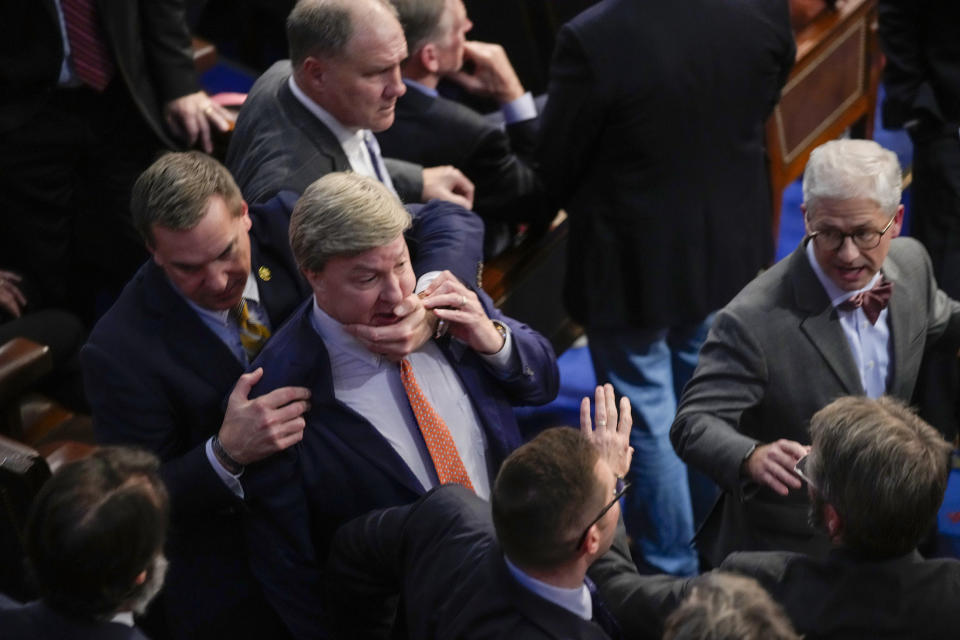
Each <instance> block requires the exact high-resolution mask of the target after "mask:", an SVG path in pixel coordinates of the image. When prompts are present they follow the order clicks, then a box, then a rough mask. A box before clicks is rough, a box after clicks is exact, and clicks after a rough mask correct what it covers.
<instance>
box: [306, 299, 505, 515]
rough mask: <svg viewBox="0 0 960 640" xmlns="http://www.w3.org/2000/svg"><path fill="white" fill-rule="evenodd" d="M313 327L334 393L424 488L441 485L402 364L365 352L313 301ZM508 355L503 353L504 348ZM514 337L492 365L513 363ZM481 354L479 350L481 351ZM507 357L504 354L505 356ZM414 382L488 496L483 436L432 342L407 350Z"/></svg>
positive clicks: (477, 487) (457, 380)
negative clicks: (403, 379) (327, 362)
mask: <svg viewBox="0 0 960 640" xmlns="http://www.w3.org/2000/svg"><path fill="white" fill-rule="evenodd" d="M311 319H312V323H313V328H314V329H315V330H316V331H317V333H318V334H319V336H320V337H321V338H322V339H323V342H324V345H325V346H326V348H327V353H328V355H329V357H330V371H331V374H332V376H333V389H334V396H335V397H336V398H337V400H339V401H340V402H342V403H344V404H345V405H347V406H348V407H350V408H351V409H353V410H354V411H356V412H357V413H359V414H360V415H361V416H363V417H364V418H365V419H366V420H368V421H369V422H370V424H372V425H373V427H374V428H375V429H376V430H377V431H378V432H379V433H380V435H382V436H383V437H384V439H385V440H386V441H387V442H388V443H389V444H390V446H391V447H392V448H393V450H394V451H396V452H397V455H399V456H400V458H402V459H403V461H404V462H406V464H407V466H408V467H409V468H410V471H411V472H413V475H414V476H415V477H416V478H417V480H418V481H419V482H420V484H421V485H423V488H424V490H429V489H431V488H433V487H435V486H437V485H438V484H439V481H438V478H437V472H436V469H435V468H434V465H433V461H432V459H431V458H430V452H429V451H428V450H427V445H426V443H425V442H424V440H423V435H422V434H421V432H420V427H419V426H418V425H417V421H416V418H415V417H414V415H413V410H412V409H411V408H410V401H409V400H408V398H407V394H406V392H405V391H404V388H403V382H401V380H400V366H399V364H398V363H396V362H391V361H390V360H388V359H387V358H385V357H383V356H380V355H378V354H375V353H372V352H370V351H368V350H367V348H366V347H364V346H363V345H362V344H361V343H360V342H359V341H358V340H357V339H356V338H354V337H353V336H351V335H350V334H348V333H347V332H346V331H344V329H343V325H341V324H340V323H339V322H337V321H336V320H334V319H333V318H331V317H330V316H329V315H327V314H326V313H325V312H324V311H323V310H322V309H321V308H320V307H319V306H318V305H317V302H316V299H314V302H313V315H312V318H311ZM508 350H509V351H510V352H511V353H507V354H504V353H503V352H504V351H508ZM512 351H513V346H512V341H511V343H510V344H506V343H505V344H504V347H503V348H502V349H501V350H500V352H499V353H497V354H494V355H493V356H488V357H487V361H488V362H490V363H491V366H493V367H497V366H498V365H497V364H495V363H496V362H498V361H501V360H505V361H506V362H507V363H508V365H507V366H512V364H513V360H514V359H513V358H512V357H511V355H512ZM481 355H482V354H481ZM504 356H506V358H504ZM406 359H407V361H408V362H410V365H411V366H412V367H413V372H414V376H415V377H416V379H417V384H418V386H419V387H420V389H421V390H422V391H423V393H424V395H425V396H426V397H427V400H428V401H429V402H430V404H431V405H432V406H433V408H434V409H435V410H436V412H437V413H438V414H439V415H440V417H441V418H442V419H443V421H444V423H445V424H446V425H447V428H448V429H449V430H450V435H451V436H452V437H453V441H454V444H456V447H457V452H458V453H459V454H460V459H461V460H462V461H463V466H464V468H465V469H466V471H467V475H468V476H469V477H470V482H471V483H472V484H473V487H474V490H475V491H476V493H477V495H478V496H480V497H481V498H483V499H485V500H486V499H488V498H489V497H490V475H489V470H488V468H487V449H488V447H487V438H486V435H485V434H484V432H483V427H482V425H481V423H480V418H479V416H478V415H477V412H476V410H475V409H474V407H473V402H472V401H471V399H470V396H469V395H468V394H467V391H466V389H464V387H463V384H462V383H461V381H460V377H459V376H458V375H457V373H456V371H454V369H453V367H452V366H451V365H450V363H449V362H448V361H447V359H446V357H444V355H443V353H442V352H441V351H440V348H439V347H438V346H437V344H436V342H435V341H433V340H428V341H427V342H426V343H425V344H424V345H423V346H422V347H421V348H420V349H419V350H417V351H415V352H413V353H411V354H409V355H408V356H407V357H406Z"/></svg>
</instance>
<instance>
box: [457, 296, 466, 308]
mask: <svg viewBox="0 0 960 640" xmlns="http://www.w3.org/2000/svg"><path fill="white" fill-rule="evenodd" d="M465 304H467V297H466V296H464V295H461V296H460V304H458V305H457V308H459V307H462V306H463V305H465Z"/></svg>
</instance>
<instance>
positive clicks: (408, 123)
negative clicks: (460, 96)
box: [377, 87, 556, 222]
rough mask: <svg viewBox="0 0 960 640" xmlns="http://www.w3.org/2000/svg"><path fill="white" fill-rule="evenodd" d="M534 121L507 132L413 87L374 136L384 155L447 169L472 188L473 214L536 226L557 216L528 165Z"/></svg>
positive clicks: (445, 100)
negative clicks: (452, 169) (448, 166)
mask: <svg viewBox="0 0 960 640" xmlns="http://www.w3.org/2000/svg"><path fill="white" fill-rule="evenodd" d="M538 128H539V119H537V118H534V119H531V120H524V121H522V122H515V123H513V124H511V125H509V126H507V127H506V131H504V130H503V129H501V128H500V127H498V126H496V125H495V124H493V123H492V122H491V121H490V120H488V119H486V118H485V117H483V116H482V115H480V114H479V113H477V112H476V111H474V110H473V109H471V108H470V107H467V106H465V105H462V104H460V103H458V102H454V101H453V100H448V99H447V98H444V97H442V96H441V97H436V98H434V97H433V96H428V95H427V94H425V93H423V92H422V91H419V90H418V89H416V88H414V87H408V88H407V92H406V93H405V94H404V95H403V96H401V97H400V99H399V100H397V110H396V118H395V119H394V121H393V125H391V126H390V128H389V129H387V130H386V131H381V132H380V133H378V134H377V140H378V141H379V142H380V148H381V149H382V151H383V154H384V155H386V156H390V157H392V158H400V159H402V160H409V161H410V162H416V163H417V164H421V165H423V166H425V167H433V166H436V165H444V164H452V165H453V166H455V167H456V168H458V169H460V170H461V171H462V172H463V173H464V174H465V175H466V176H467V177H468V178H470V180H471V181H473V184H474V186H475V187H476V192H475V198H474V211H476V212H477V213H478V214H480V215H481V216H483V217H485V218H492V219H496V220H502V221H505V222H539V221H544V220H546V219H547V218H549V217H552V214H553V213H555V212H556V208H555V207H552V206H551V202H550V199H549V198H548V197H547V192H546V189H545V188H544V186H543V183H542V181H541V180H540V178H539V176H538V175H537V173H536V172H535V171H534V169H533V166H532V156H533V151H534V146H535V144H536V136H537V129H538Z"/></svg>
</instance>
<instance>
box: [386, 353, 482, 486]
mask: <svg viewBox="0 0 960 640" xmlns="http://www.w3.org/2000/svg"><path fill="white" fill-rule="evenodd" d="M400 380H401V381H402V382H403V388H404V390H405V391H406V392H407V399H408V400H410V407H411V408H412V409H413V416H414V417H415V418H416V419H417V424H418V425H419V426H420V433H422V434H423V441H424V442H426V443H427V451H429V452H430V458H431V459H432V460H433V466H434V468H435V469H436V470H437V477H438V478H439V479H440V484H447V483H449V482H455V483H457V484H460V485H463V486H464V487H466V488H468V489H470V490H473V483H472V482H470V476H468V475H467V470H466V469H465V468H464V466H463V460H461V459H460V454H459V453H457V445H456V443H455V442H454V441H453V436H451V435H450V430H449V429H448V428H447V425H446V424H445V423H444V422H443V418H441V417H440V415H439V414H438V413H437V411H436V409H434V408H433V406H432V405H431V404H430V402H429V401H428V400H427V397H426V396H425V395H424V394H423V391H422V390H421V389H420V385H418V384H417V379H416V377H414V375H413V367H412V366H410V363H409V362H408V361H407V360H406V358H404V359H403V360H401V361H400Z"/></svg>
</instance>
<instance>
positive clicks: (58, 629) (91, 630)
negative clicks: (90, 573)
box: [0, 594, 147, 640]
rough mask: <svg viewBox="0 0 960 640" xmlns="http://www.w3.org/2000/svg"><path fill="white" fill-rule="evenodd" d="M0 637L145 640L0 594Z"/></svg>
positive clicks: (114, 625)
mask: <svg viewBox="0 0 960 640" xmlns="http://www.w3.org/2000/svg"><path fill="white" fill-rule="evenodd" d="M0 637H2V638H3V639H4V640H61V639H62V638H70V640H147V637H146V636H144V635H143V634H142V633H140V631H139V630H138V629H137V628H136V627H128V626H127V625H125V624H122V623H119V622H98V621H93V620H83V619H80V618H74V617H70V616H66V615H64V614H62V613H59V612H57V611H54V610H53V609H51V608H50V607H48V606H47V605H46V603H44V602H43V601H42V600H36V601H34V602H28V603H27V604H20V603H18V602H15V601H13V600H10V599H9V598H7V597H6V596H4V595H2V594H0Z"/></svg>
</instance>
